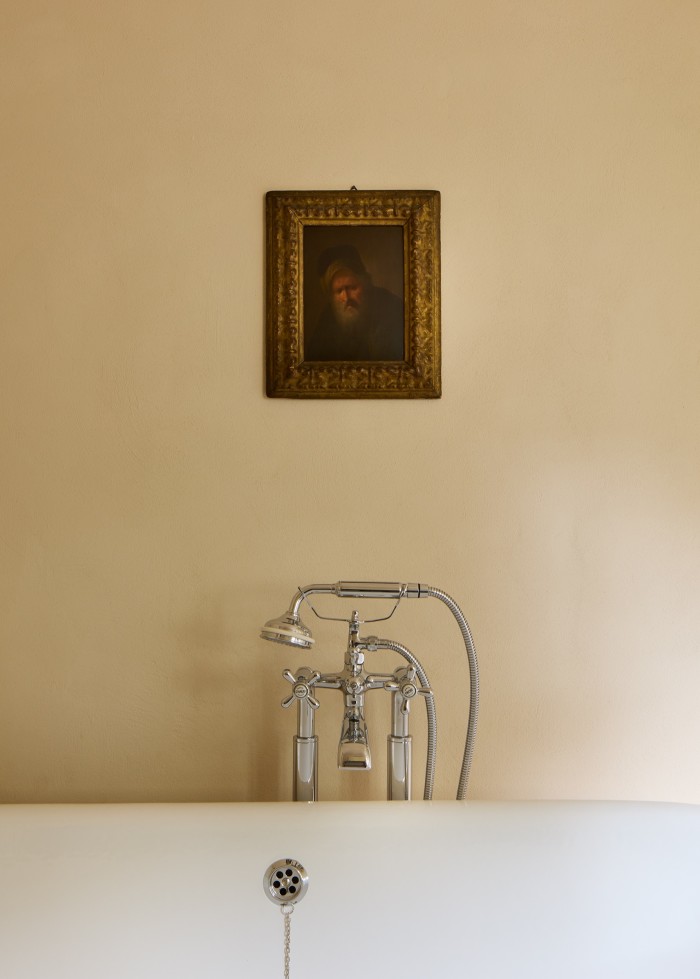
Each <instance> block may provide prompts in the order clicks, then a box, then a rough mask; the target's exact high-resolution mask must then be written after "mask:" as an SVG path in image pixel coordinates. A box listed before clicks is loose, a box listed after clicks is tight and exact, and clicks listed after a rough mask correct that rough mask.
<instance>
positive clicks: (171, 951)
mask: <svg viewBox="0 0 700 979" xmlns="http://www.w3.org/2000/svg"><path fill="white" fill-rule="evenodd" d="M281 858H284V859H292V860H296V861H299V862H300V863H301V864H302V865H303V866H304V868H305V869H306V871H307V873H308V875H309V884H308V891H307V893H306V894H305V896H304V897H303V900H301V901H300V902H299V903H298V904H297V905H296V907H295V909H294V912H293V914H292V915H291V918H290V923H291V969H290V977H291V979H326V977H333V979H358V976H363V977H377V979H379V977H394V976H396V977H400V979H410V977H416V979H417V977H422V979H425V977H430V979H432V977H441V979H456V977H465V979H466V977H470V979H472V977H473V979H506V977H508V979H511V977H512V979H525V977H533V979H534V977H537V979H550V977H551V979H578V977H580V979H584V977H585V979H608V977H609V979H651V977H654V979H698V977H700V806H680V805H665V804H650V803H646V804H638V803H586V802H542V803H533V802H524V803H513V802H509V803H490V802H464V803H461V802H432V803H430V802H410V803H331V802H325V803H324V802H321V803H313V804H305V803H261V804H257V803H238V804H199V805H189V804H188V805H171V804H160V805H140V804H138V805H75V806H70V805H56V806H50V805H47V806H24V805H6V806H2V807H0V861H1V863H0V868H1V872H0V976H2V977H3V979H30V977H31V979H155V977H167V979H185V977H187V979H193V977H202V979H204V977H206V979H217V977H220V979H231V977H240V979H258V977H260V979H263V977H264V979H274V977H276V976H282V975H283V917H282V914H281V913H280V910H279V908H278V907H277V906H276V905H275V904H273V903H272V902H271V901H270V900H269V899H268V897H267V896H266V894H265V892H264V888H263V875H264V873H265V871H266V870H267V868H268V866H269V865H270V864H271V863H273V862H274V861H276V860H278V859H281Z"/></svg>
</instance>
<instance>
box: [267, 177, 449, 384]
mask: <svg viewBox="0 0 700 979" xmlns="http://www.w3.org/2000/svg"><path fill="white" fill-rule="evenodd" d="M310 225H316V226H322V225H335V226H347V227H348V228H350V227H358V226H370V227H372V226H382V225H394V226H396V225H398V226H399V227H401V228H402V230H403V264H404V270H403V289H404V295H403V301H404V319H405V334H404V335H405V344H404V357H405V359H404V360H401V361H349V360H345V361H305V360H304V238H303V235H304V227H305V226H310ZM266 230H267V294H266V295H267V311H266V314H267V333H266V341H267V342H266V380H267V394H268V396H269V397H272V398H439V397H440V395H441V383H440V194H439V192H438V191H435V190H413V191H403V190H402V191H384V190H381V191H358V190H351V191H270V192H269V193H268V194H267V196H266ZM310 274H311V273H310Z"/></svg>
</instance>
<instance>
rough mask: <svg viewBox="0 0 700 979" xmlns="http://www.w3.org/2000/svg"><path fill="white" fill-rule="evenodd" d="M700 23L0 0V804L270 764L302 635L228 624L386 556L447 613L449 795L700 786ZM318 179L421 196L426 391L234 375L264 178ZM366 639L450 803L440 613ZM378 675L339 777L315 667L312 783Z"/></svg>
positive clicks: (210, 777)
mask: <svg viewBox="0 0 700 979" xmlns="http://www.w3.org/2000/svg"><path fill="white" fill-rule="evenodd" d="M699 32H700V8H698V6H697V4H696V3H694V2H684V0H670V2H669V0H663V2H662V0H654V2H652V0H613V2H610V0H605V2H603V0H570V2H567V3H561V2H555V0H529V2H527V3H515V2H508V0H489V2H484V0H465V2H445V0H437V2H436V3H434V4H432V5H427V4H424V3H414V2H411V0H409V2H406V0H403V2H401V3H398V2H383V3H379V4H377V3H375V2H372V3H370V2H365V0H360V2H358V3H356V4H355V5H353V7H352V8H351V9H350V8H348V9H343V10H340V9H339V8H338V7H336V6H333V5H329V4H325V3H320V2H318V0H298V2H296V3H294V4H291V3H290V4H286V3H279V2H277V3H272V2H269V0H257V2H256V3H250V2H240V0H239V2H234V3H231V2H230V0H227V2H218V0H198V2H196V3H195V2H193V0H170V2H168V3H164V2H161V0H152V2H150V3H146V4H144V3H143V2H139V3H136V2H134V0H123V2H119V3H116V2H103V3H100V4H94V3H89V2H87V0H84V2H83V0H58V2H57V0H22V2H21V3H20V2H19V0H6V3H5V4H4V5H3V13H2V20H1V22H0V79H1V80H2V84H1V86H0V92H1V98H2V103H1V108H0V113H1V114H0V126H1V131H2V139H1V141H0V147H1V148H0V167H1V171H0V193H1V194H2V197H3V201H2V214H3V218H2V233H1V236H0V238H1V248H2V253H1V262H0V276H1V286H0V342H1V344H2V351H1V357H0V424H1V426H2V428H1V430H2V436H1V438H2V444H1V448H2V505H1V506H0V798H1V799H2V800H3V801H6V802H14V801H25V802H34V801H36V802H40V801H59V800H60V801H82V800H85V801H87V800H93V801H102V800H115V801H120V800H155V801H167V800H173V799H178V800H219V799H221V800H223V799H226V800H229V799H231V800H239V799H240V800H247V799H281V798H286V797H288V793H289V781H290V779H289V768H290V759H289V748H290V739H291V735H292V731H293V718H292V717H291V716H290V714H289V713H286V712H283V711H281V710H279V707H278V704H279V701H280V699H281V698H282V697H283V696H285V695H286V692H287V690H286V689H285V688H286V684H285V683H284V682H283V681H282V679H281V677H280V672H281V670H282V669H283V668H284V667H287V666H290V667H294V666H297V665H301V664H302V663H303V662H304V660H305V659H307V660H308V657H306V658H305V657H297V656H294V655H287V654H286V653H285V652H283V651H282V649H281V648H279V647H275V646H271V645H269V644H266V643H263V642H262V641H261V640H259V639H258V630H259V626H260V624H261V623H262V622H263V621H264V620H265V619H267V618H269V617H270V616H272V615H275V614H278V613H279V612H281V611H282V610H283V608H285V607H286V605H287V602H288V601H289V598H290V597H291V595H292V593H293V592H294V590H295V588H296V587H297V585H300V584H305V583H307V582H309V581H326V580H330V581H333V580H336V579H338V578H378V579H392V580H393V579H405V580H410V581H425V582H428V583H430V584H433V585H437V586H439V587H442V588H444V589H445V590H447V591H448V592H450V593H451V594H452V595H454V597H455V598H456V599H457V600H458V601H459V602H460V604H461V605H462V607H463V608H464V610H465V612H466V613H467V615H468V617H469V620H470V623H471V626H472V630H473V632H474V636H475V639H476V642H477V649H478V651H479V656H480V664H481V672H482V713H481V723H480V733H479V742H478V746H477V754H476V759H475V765H474V770H473V778H472V785H471V795H473V796H474V797H481V798H501V797H523V798H532V797H576V798H588V797H608V798H642V799H666V800H678V801H688V802H700V758H699V756H698V752H697V750H695V746H696V745H697V744H698V741H699V740H700V712H699V711H698V709H697V691H698V689H700V657H699V655H698V642H699V637H700V606H699V603H698V598H697V596H698V585H699V583H700V582H699V578H700V546H699V544H700V533H699V528H700V521H699V516H700V466H699V465H698V436H699V435H700V383H699V381H700V330H699V329H698V320H699V317H698V313H699V307H700V277H699V276H698V244H699V238H700V233H699V231H698V229H699V228H700V195H699V193H698V187H699V184H698V173H699V172H700V159H699V156H700V154H699V152H698V151H699V149H700V131H699V129H698V118H699V109H700V107H699V106H698V92H700V68H699V67H698V59H697V40H698V34H699ZM352 184H355V185H357V186H358V187H360V188H387V189H388V188H430V189H433V188H434V189H438V190H440V191H441V193H442V206H443V221H442V242H443V247H442V266H443V280H442V309H443V391H444V394H443V397H442V399H441V400H440V401H437V402H424V403H420V402H418V403H401V402H394V403H383V402H381V401H375V402H372V401H370V402H365V403H361V402H339V403H323V402H310V403H294V402H293V401H284V400H283V401H273V400H267V399H266V398H265V396H264V393H263V346H262V337H263V288H264V236H263V198H264V194H265V192H266V191H267V190H270V189H338V188H341V189H342V188H349V187H350V186H351V185H352ZM329 611H333V609H329ZM370 611H374V609H371V610H370ZM306 618H307V619H309V620H310V619H312V618H313V617H312V616H310V615H307V616H306ZM309 624H312V625H315V624H314V623H312V622H309ZM389 626H390V631H389ZM316 632H317V635H318V636H319V638H320V640H322V641H323V643H322V644H324V645H325V648H322V649H320V650H319V652H318V654H317V655H316V656H315V657H314V658H313V662H311V661H309V665H313V666H318V668H320V669H325V670H330V669H334V668H337V667H339V665H340V656H341V653H342V648H343V633H342V629H339V628H337V627H332V626H329V625H325V626H324V625H321V626H319V627H318V628H316ZM387 632H388V633H389V635H390V636H391V637H393V638H396V639H399V640H401V641H404V642H405V643H406V644H407V645H408V646H409V647H410V648H411V649H412V650H413V651H414V652H415V653H416V654H417V655H418V656H419V657H420V658H421V659H423V660H424V663H425V666H426V669H427V670H428V672H429V674H430V676H431V680H432V682H433V686H434V688H435V691H436V694H437V697H438V711H439V714H438V720H439V726H440V742H441V746H440V754H439V762H440V768H439V772H438V779H437V795H438V796H440V797H443V798H449V797H450V796H451V795H452V794H453V792H454V788H455V785H456V780H457V770H458V766H459V760H460V757H461V750H462V739H463V731H464V723H465V709H466V703H465V698H466V691H467V681H466V664H465V659H464V655H463V653H462V651H461V649H460V639H459V634H458V633H457V631H456V628H455V627H454V625H453V623H452V622H451V620H450V617H449V615H448V614H447V612H446V611H445V610H444V609H443V608H442V607H441V606H440V605H438V604H437V603H425V604H423V603H414V604H413V605H412V606H406V607H404V608H402V609H400V611H399V614H397V618H396V619H395V620H394V621H392V623H390V624H389V625H388V626H387ZM394 665H395V664H394V663H393V661H392V660H391V658H390V657H388V658H387V659H384V660H381V661H378V662H377V664H376V667H375V668H376V669H384V668H392V667H393V666H394ZM377 696H379V695H377ZM386 707H387V705H386V704H384V703H382V704H381V705H380V706H379V707H378V708H376V709H375V710H374V711H373V713H372V720H373V734H374V739H375V740H374V747H375V756H377V762H378V763H377V770H376V771H375V772H373V774H372V777H371V778H368V779H363V778H362V777H359V776H351V777H350V778H349V779H348V778H344V779H342V780H341V779H340V778H339V777H338V775H337V774H336V773H335V772H334V770H333V759H334V754H335V741H336V739H337V735H338V729H339V723H340V715H339V712H338V705H337V703H336V702H335V699H334V695H333V694H328V695H327V697H325V698H324V709H323V711H322V714H323V715H324V716H322V717H321V719H320V722H319V723H320V730H321V735H322V751H323V758H322V772H321V781H322V791H323V795H324V797H326V798H341V797H343V798H381V796H382V794H383V790H384V783H383V777H382V756H383V751H384V749H383V741H384V734H385V731H386V717H385V712H386ZM423 726H424V725H423V720H422V718H420V717H419V716H418V715H417V716H416V723H415V729H416V733H417V739H418V742H419V743H418V745H417V748H416V752H417V755H418V757H420V754H421V749H420V743H421V741H422V737H423V733H422V732H423Z"/></svg>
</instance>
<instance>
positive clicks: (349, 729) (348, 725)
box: [338, 710, 372, 772]
mask: <svg viewBox="0 0 700 979" xmlns="http://www.w3.org/2000/svg"><path fill="white" fill-rule="evenodd" d="M371 767H372V755H371V753H370V750H369V739H368V737H367V725H366V724H365V719H364V717H363V716H362V713H361V712H360V711H358V710H349V711H348V712H347V713H346V715H345V717H344V718H343V730H342V732H341V735H340V744H339V745H338V768H343V769H346V770H348V769H349V770H351V771H352V770H354V771H363V772H367V771H369V770H370V768H371Z"/></svg>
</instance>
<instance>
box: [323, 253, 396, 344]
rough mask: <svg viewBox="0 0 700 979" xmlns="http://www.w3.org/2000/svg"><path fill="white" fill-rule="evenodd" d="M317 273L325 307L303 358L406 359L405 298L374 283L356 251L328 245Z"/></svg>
mask: <svg viewBox="0 0 700 979" xmlns="http://www.w3.org/2000/svg"><path fill="white" fill-rule="evenodd" d="M317 271H318V276H319V280H320V284H321V289H322V290H323V294H324V298H325V302H326V305H325V307H324V308H323V311H322V312H321V315H320V317H319V319H318V322H317V323H316V326H315V328H314V329H313V330H312V332H311V333H310V335H308V336H307V335H305V337H304V360H306V361H313V360H319V361H328V360H351V361H363V360H370V361H378V360H389V361H396V360H403V359H404V351H405V337H404V305H403V300H402V299H400V298H399V297H398V296H396V295H394V293H393V292H390V291H389V290H388V289H384V288H383V287H382V286H375V285H374V284H373V282H372V278H371V276H370V275H369V273H368V272H367V269H366V268H365V265H364V263H363V261H362V258H361V257H360V253H359V252H358V250H357V249H356V248H355V247H354V246H353V245H335V246H333V247H331V248H326V249H325V250H324V251H323V252H322V253H321V255H320V256H319V259H318V268H317Z"/></svg>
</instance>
